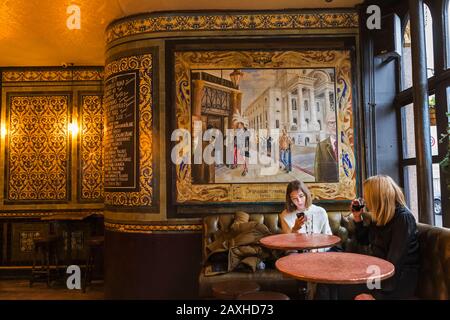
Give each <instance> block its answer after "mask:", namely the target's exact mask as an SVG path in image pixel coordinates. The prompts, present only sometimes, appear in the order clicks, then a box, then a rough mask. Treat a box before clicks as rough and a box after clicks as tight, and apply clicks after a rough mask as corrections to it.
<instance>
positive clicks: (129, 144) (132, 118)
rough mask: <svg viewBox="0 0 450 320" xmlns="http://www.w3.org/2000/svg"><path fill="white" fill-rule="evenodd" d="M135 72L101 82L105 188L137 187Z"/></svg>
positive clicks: (117, 189) (127, 189) (114, 189)
mask: <svg viewBox="0 0 450 320" xmlns="http://www.w3.org/2000/svg"><path fill="white" fill-rule="evenodd" d="M138 84H139V75H138V73H137V72H127V73H121V74H117V75H114V76H112V77H110V78H108V79H107V80H106V82H105V96H104V99H105V111H106V127H105V160H104V168H105V191H107V192H123V191H138V189H139V184H138V181H139V179H138V178H139V171H138V167H139V158H138V156H137V155H138V154H139V149H138V146H139V144H138V141H139V139H138V134H139V131H138V129H139V121H138V114H137V113H138V101H139V100H138V98H139V96H138V95H139V89H138Z"/></svg>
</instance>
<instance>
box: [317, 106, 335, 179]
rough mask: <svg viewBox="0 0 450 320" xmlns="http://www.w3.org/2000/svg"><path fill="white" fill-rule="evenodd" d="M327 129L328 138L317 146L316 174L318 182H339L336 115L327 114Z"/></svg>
mask: <svg viewBox="0 0 450 320" xmlns="http://www.w3.org/2000/svg"><path fill="white" fill-rule="evenodd" d="M326 131H327V134H329V136H328V138H326V139H325V140H322V141H320V142H319V143H318V144H317V147H316V157H315V160H314V175H315V177H316V182H338V181H339V170H338V142H337V139H336V116H335V115H334V113H333V112H330V113H329V114H327V118H326Z"/></svg>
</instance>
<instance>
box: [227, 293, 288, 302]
mask: <svg viewBox="0 0 450 320" xmlns="http://www.w3.org/2000/svg"><path fill="white" fill-rule="evenodd" d="M236 300H291V299H290V298H289V297H288V296H287V295H285V294H284V293H281V292H274V291H257V292H248V293H244V294H241V295H239V296H238V297H237V298H236Z"/></svg>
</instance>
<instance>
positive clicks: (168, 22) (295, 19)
mask: <svg viewBox="0 0 450 320" xmlns="http://www.w3.org/2000/svg"><path fill="white" fill-rule="evenodd" d="M357 27H358V13H357V12H350V11H349V12H308V13H306V12H305V13H302V12H297V13H249V14H233V13H231V14H230V13H229V14H191V15H170V16H169V15H164V16H158V15H152V16H144V17H143V16H138V17H135V18H131V19H124V20H121V21H118V22H117V23H113V24H111V25H110V26H109V27H108V28H107V30H106V42H107V43H110V42H112V41H114V40H117V39H120V38H123V37H127V36H133V35H137V34H143V33H156V32H171V31H178V32H179V31H221V30H286V29H291V30H297V29H324V28H357Z"/></svg>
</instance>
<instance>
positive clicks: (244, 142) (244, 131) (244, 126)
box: [233, 112, 250, 176]
mask: <svg viewBox="0 0 450 320" xmlns="http://www.w3.org/2000/svg"><path fill="white" fill-rule="evenodd" d="M233 122H235V123H236V124H237V134H236V135H235V137H234V141H235V143H234V145H235V148H234V150H235V157H234V159H235V165H236V164H237V163H243V166H244V168H243V170H242V173H241V176H246V175H247V173H248V160H249V157H250V135H249V131H248V126H249V123H248V120H247V119H246V118H245V117H243V116H242V115H241V114H240V113H239V112H238V113H235V114H234V115H233ZM240 135H244V139H239V138H238V137H239V136H240ZM238 159H239V161H238Z"/></svg>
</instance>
